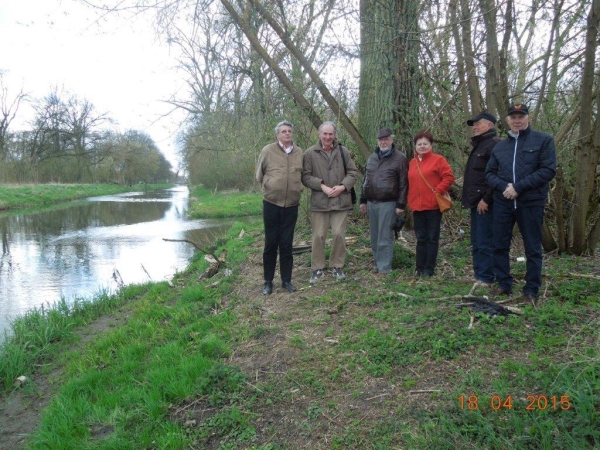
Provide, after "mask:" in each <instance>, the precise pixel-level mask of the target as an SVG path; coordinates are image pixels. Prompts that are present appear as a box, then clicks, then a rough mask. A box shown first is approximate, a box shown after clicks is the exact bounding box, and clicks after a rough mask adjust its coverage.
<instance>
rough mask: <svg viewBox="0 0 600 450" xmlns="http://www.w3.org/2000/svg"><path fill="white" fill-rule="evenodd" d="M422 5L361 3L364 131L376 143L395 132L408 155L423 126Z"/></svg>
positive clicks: (360, 106) (401, 1)
mask: <svg viewBox="0 0 600 450" xmlns="http://www.w3.org/2000/svg"><path fill="white" fill-rule="evenodd" d="M418 3H419V2H414V1H409V0H395V1H390V2H373V1H369V0H361V2H360V23H361V47H360V59H361V68H360V85H359V99H358V110H359V127H360V131H361V133H362V135H363V136H367V137H368V138H369V139H370V140H372V141H374V140H375V136H376V133H377V130H378V129H380V128H382V127H389V128H391V129H392V130H394V132H395V134H397V135H398V141H397V145H398V147H400V148H402V149H403V150H405V151H407V153H410V151H411V149H412V135H413V133H414V132H415V131H416V127H417V126H418V120H417V118H418V111H417V110H416V109H415V105H416V104H418V102H417V93H418V79H419V78H418V74H419V70H418V62H417V58H418V40H417V31H418V20H417V17H418V7H419V4H418Z"/></svg>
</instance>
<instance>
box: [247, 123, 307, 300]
mask: <svg viewBox="0 0 600 450" xmlns="http://www.w3.org/2000/svg"><path fill="white" fill-rule="evenodd" d="M293 132H294V126H293V125H292V124H291V123H290V122H288V121H287V120H284V121H282V122H279V123H278V124H277V126H276V127H275V135H276V136H277V142H274V143H272V144H269V145H267V146H266V147H264V148H263V149H262V150H261V152H260V156H259V157H258V163H257V165H256V181H257V182H258V183H259V184H260V185H261V187H262V191H263V220H264V224H265V248H264V251H263V270H264V277H265V284H264V286H263V295H269V294H271V292H273V278H274V276H275V266H276V264H277V250H279V272H280V275H281V282H282V287H283V288H284V289H285V290H286V291H288V292H295V291H296V288H295V287H294V285H293V284H292V267H293V265H294V259H293V256H292V241H293V239H294V229H295V228H296V220H297V219H298V205H299V204H300V195H301V194H302V190H303V189H304V187H303V186H302V181H301V177H302V149H301V148H300V147H298V146H296V145H294V143H293Z"/></svg>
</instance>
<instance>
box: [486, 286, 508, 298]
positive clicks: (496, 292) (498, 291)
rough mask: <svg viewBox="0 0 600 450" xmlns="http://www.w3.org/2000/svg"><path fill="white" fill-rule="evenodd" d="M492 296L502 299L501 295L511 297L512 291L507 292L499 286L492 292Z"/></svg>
mask: <svg viewBox="0 0 600 450" xmlns="http://www.w3.org/2000/svg"><path fill="white" fill-rule="evenodd" d="M490 295H491V296H492V297H500V296H501V295H511V292H510V291H505V290H504V288H501V287H500V286H498V287H497V288H495V289H492V290H491V291H490Z"/></svg>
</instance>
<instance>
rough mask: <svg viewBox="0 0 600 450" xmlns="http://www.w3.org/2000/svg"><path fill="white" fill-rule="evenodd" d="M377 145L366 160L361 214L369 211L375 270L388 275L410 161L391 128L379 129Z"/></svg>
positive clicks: (406, 189)
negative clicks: (399, 147) (394, 227)
mask: <svg viewBox="0 0 600 450" xmlns="http://www.w3.org/2000/svg"><path fill="white" fill-rule="evenodd" d="M377 144H378V146H377V148H376V149H375V152H373V153H371V155H370V156H369V159H368V160H367V167H366V170H365V178H364V181H363V184H362V188H361V196H360V212H361V213H363V214H365V213H366V212H367V210H368V212H369V231H370V233H371V249H372V250H373V262H374V267H373V271H374V272H375V273H380V274H382V275H385V274H388V273H390V271H391V270H392V258H393V256H394V238H393V234H392V228H393V226H394V221H395V219H396V216H399V215H400V214H402V213H404V208H406V195H407V192H408V178H407V173H408V160H407V159H406V156H405V155H404V153H402V152H401V151H399V150H397V149H396V147H395V146H394V136H392V130H390V129H389V128H382V129H381V130H379V132H378V133H377Z"/></svg>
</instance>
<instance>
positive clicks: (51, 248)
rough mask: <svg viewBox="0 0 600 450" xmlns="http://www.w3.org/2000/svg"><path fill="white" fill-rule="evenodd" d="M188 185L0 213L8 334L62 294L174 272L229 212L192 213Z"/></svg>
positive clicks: (85, 294)
mask: <svg viewBox="0 0 600 450" xmlns="http://www.w3.org/2000/svg"><path fill="white" fill-rule="evenodd" d="M187 208H188V189H187V188H186V187H183V186H178V187H174V188H172V189H167V190H161V191H155V192H148V193H140V192H131V193H125V194H118V195H110V196H103V197H93V198H89V199H87V200H85V201H77V202H72V203H67V204H64V205H60V206H58V207H55V208H52V209H48V210H45V211H39V212H34V213H27V214H18V213H12V214H5V215H3V216H2V217H0V233H1V235H2V255H1V257H0V340H2V336H3V335H4V331H5V330H7V329H8V327H9V324H10V321H11V319H14V318H15V317H17V316H18V315H21V314H23V313H24V312H26V311H27V310H29V309H32V308H34V307H40V306H42V305H44V306H46V305H52V304H54V303H56V302H57V301H59V300H60V299H61V298H64V299H66V300H67V301H68V302H72V301H73V300H74V299H84V298H85V299H89V298H91V297H93V296H95V295H97V294H98V293H100V292H102V291H109V292H115V291H116V290H117V289H118V287H119V286H120V285H122V284H133V283H144V282H147V281H162V280H165V279H170V278H172V277H173V275H175V274H176V273H177V272H178V271H181V270H183V269H185V267H186V266H187V265H188V262H189V259H190V257H191V256H192V255H193V254H194V250H195V249H194V247H193V246H192V245H190V244H188V243H180V242H165V241H164V240H163V238H167V239H189V240H194V241H197V242H202V241H204V242H207V241H214V240H215V236H217V235H218V234H219V233H220V232H222V229H223V228H224V227H226V226H227V223H226V221H223V220H188V219H187V214H186V213H187Z"/></svg>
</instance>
